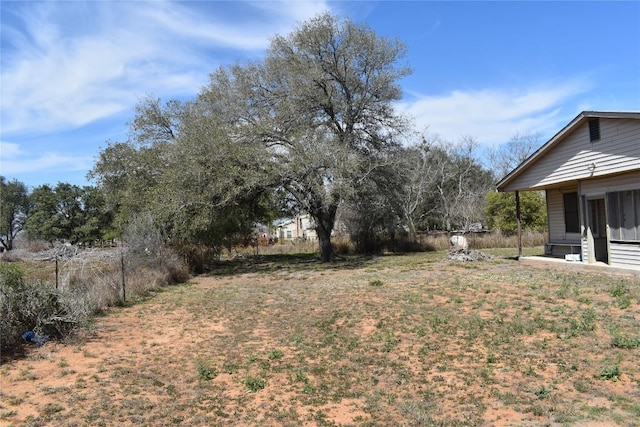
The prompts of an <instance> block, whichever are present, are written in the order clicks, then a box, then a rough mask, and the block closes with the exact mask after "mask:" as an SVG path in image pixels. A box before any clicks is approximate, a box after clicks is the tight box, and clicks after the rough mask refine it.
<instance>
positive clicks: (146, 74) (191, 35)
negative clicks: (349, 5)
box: [1, 1, 326, 134]
mask: <svg viewBox="0 0 640 427" xmlns="http://www.w3.org/2000/svg"><path fill="white" fill-rule="evenodd" d="M14 4H15V5H19V6H16V7H22V6H24V7H22V8H20V9H19V10H18V11H17V15H18V18H19V20H18V21H15V20H14V21H9V18H6V19H5V18H3V29H2V32H3V39H4V41H3V43H6V44H7V46H9V45H11V46H12V47H13V48H12V49H4V51H3V58H2V65H3V66H2V74H1V84H2V99H1V101H2V102H1V104H2V107H1V108H2V124H3V134H7V133H19V132H26V131H29V132H32V133H33V132H35V133H46V132H52V131H56V130H64V129H69V128H74V127H79V126H82V125H86V124H88V123H91V122H93V121H96V120H99V119H104V118H108V117H111V116H113V115H115V114H118V113H121V112H123V111H125V110H127V109H130V108H131V107H132V106H133V105H135V103H136V102H137V100H138V99H139V98H140V97H141V96H144V95H146V94H149V93H153V94H155V95H157V96H160V97H162V98H165V99H166V98H171V97H180V96H186V97H191V96H194V95H195V94H196V93H197V92H198V90H199V89H200V87H201V86H202V85H203V84H205V83H206V79H207V75H208V73H209V72H211V71H213V70H214V69H215V67H216V66H218V65H219V62H218V61H220V60H221V59H216V58H222V60H224V59H225V57H223V56H221V55H222V54H220V55H216V54H215V53H214V52H217V51H216V49H223V50H224V51H225V52H226V53H225V54H226V55H229V51H233V52H235V54H240V53H241V52H247V55H250V54H251V55H254V54H255V51H257V50H262V49H264V48H265V47H266V46H267V45H268V42H269V39H270V37H272V36H273V34H274V33H275V32H276V31H281V30H286V29H287V28H291V27H292V26H293V25H294V24H295V23H296V22H297V21H299V20H302V19H307V18H309V17H310V16H312V15H314V14H315V13H317V12H319V11H321V10H324V9H326V6H325V4H324V3H317V2H316V3H309V2H301V3H300V4H299V3H298V2H292V3H281V2H275V3H271V2H268V3H266V4H265V3H262V2H257V3H241V4H238V3H236V2H203V3H192V4H190V5H191V6H194V5H196V6H194V7H209V8H214V9H215V10H216V11H217V10H218V9H219V10H220V17H219V18H217V16H218V14H216V13H213V14H211V13H208V14H206V15H205V14H199V13H197V11H196V10H195V9H190V8H188V7H186V6H185V5H186V4H187V3H180V2H176V3H174V2H155V1H154V2H88V3H75V2H70V3H55V4H50V3H35V4H33V6H30V5H29V3H14ZM229 8H231V9H236V10H235V12H233V11H225V10H226V9H229ZM238 10H240V11H242V10H244V11H245V12H246V13H238ZM222 13H227V16H222ZM229 13H235V15H236V16H235V18H234V17H233V16H232V17H230V16H228V14H229ZM252 14H253V15H256V16H257V15H258V14H259V15H260V19H259V20H258V19H257V18H256V19H254V20H251V19H247V18H245V15H246V16H250V15H252ZM5 15H6V12H5ZM211 16H213V18H211ZM230 18H232V19H230ZM16 22H18V23H17V24H16ZM227 60H228V59H227Z"/></svg>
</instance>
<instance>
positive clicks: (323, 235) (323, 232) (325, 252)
mask: <svg viewBox="0 0 640 427" xmlns="http://www.w3.org/2000/svg"><path fill="white" fill-rule="evenodd" d="M337 209H338V207H337V205H331V206H329V207H328V208H326V209H319V210H318V211H317V212H313V213H311V216H312V217H313V218H314V220H315V222H316V234H317V235H318V244H319V246H320V259H321V260H322V262H330V261H331V260H332V259H333V249H332V247H331V232H332V231H333V225H334V223H335V220H336V211H337Z"/></svg>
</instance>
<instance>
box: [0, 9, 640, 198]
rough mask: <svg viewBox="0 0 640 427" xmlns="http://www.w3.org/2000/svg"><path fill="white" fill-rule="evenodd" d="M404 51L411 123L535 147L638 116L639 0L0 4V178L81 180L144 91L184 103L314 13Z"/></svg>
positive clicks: (117, 137) (488, 145) (122, 135)
mask: <svg viewBox="0 0 640 427" xmlns="http://www.w3.org/2000/svg"><path fill="white" fill-rule="evenodd" d="M325 11H329V12H331V13H334V14H336V15H337V16H339V17H341V18H344V19H350V20H352V21H354V22H357V23H363V24H366V25H368V26H369V27H370V28H372V29H373V30H374V31H375V32H376V33H377V34H378V35H379V36H381V37H387V38H391V39H399V40H401V41H403V42H404V43H405V44H406V46H407V56H406V58H405V59H406V61H407V63H408V64H409V65H410V66H411V68H412V69H413V73H412V74H411V75H410V76H408V77H406V78H404V79H402V80H401V81H400V82H399V83H400V85H401V86H402V88H403V99H402V100H401V101H400V102H398V103H397V104H396V105H395V107H396V109H397V110H398V111H399V112H402V113H403V114H407V115H409V116H410V117H412V119H413V122H414V127H415V129H416V130H417V131H420V132H426V133H427V134H429V135H431V136H435V135H437V136H438V137H439V138H440V139H443V140H445V141H451V142H456V141H460V140H461V139H462V138H463V137H465V136H471V137H473V138H474V139H475V140H476V141H477V142H478V144H479V151H478V153H479V154H478V155H479V156H482V155H483V154H482V153H486V152H487V151H488V150H490V149H492V148H495V147H498V146H499V145H500V144H503V143H505V142H507V141H508V140H509V139H511V138H512V137H513V136H514V135H518V134H519V135H525V134H534V133H537V134H539V135H540V137H541V138H540V144H542V143H544V142H546V140H548V139H549V138H551V137H552V136H553V135H554V134H555V133H556V132H557V131H559V130H560V129H561V128H562V127H564V126H565V125H566V124H567V123H569V122H570V121H571V120H572V119H573V118H574V117H575V116H576V115H578V114H579V113H580V112H581V111H584V110H598V111H640V1H637V0H636V1H624V2H615V1H602V2H597V1H588V2H580V1H567V2H560V1H536V2H524V1H509V2H508V1H494V2H488V1H472V2H462V1H447V2H439V1H404V2H403V1H351V2H333V1H324V2H323V1H315V2H310V1H258V2H243V1H203V0H201V1H151V0H147V1H142V0H139V1H122V0H121V1H62V2H60V1H44V2H40V1H10V0H2V1H1V2H0V37H1V38H0V49H1V50H0V52H1V53H0V70H1V71H0V72H1V76H0V104H1V114H0V175H2V176H4V177H5V178H7V179H8V180H11V179H17V180H19V181H21V182H23V183H25V184H27V185H28V186H29V187H30V188H34V187H37V186H40V185H43V184H49V185H52V186H55V185H56V184H57V183H59V182H65V183H70V184H74V185H79V186H84V185H91V184H93V183H92V182H91V181H88V180H87V177H86V175H87V172H88V171H89V170H90V169H91V168H92V167H93V165H94V164H95V161H96V159H97V156H98V155H99V153H100V151H101V150H103V149H104V148H105V147H106V146H107V143H108V142H116V141H126V139H127V131H128V122H129V121H130V120H131V119H132V118H133V114H134V108H135V106H136V104H137V103H138V102H139V101H140V100H141V99H143V98H145V97H147V96H153V97H158V98H161V99H162V100H163V101H168V100H172V99H177V100H188V99H193V98H194V97H195V96H196V95H197V94H198V92H199V91H200V89H201V88H202V87H203V86H205V85H206V84H207V83H208V79H209V74H210V73H211V72H213V71H214V70H215V69H217V68H218V67H221V66H223V67H224V66H228V65H232V64H236V63H241V64H242V63H246V62H247V61H253V60H260V59H262V58H263V57H264V53H265V51H266V49H267V47H268V45H269V42H270V40H271V38H272V37H273V36H274V35H276V34H278V35H286V34H289V33H290V32H291V31H293V30H294V29H295V28H296V26H297V25H298V24H300V23H302V22H304V21H306V20H308V19H310V18H312V17H314V16H316V15H317V14H319V13H322V12H325Z"/></svg>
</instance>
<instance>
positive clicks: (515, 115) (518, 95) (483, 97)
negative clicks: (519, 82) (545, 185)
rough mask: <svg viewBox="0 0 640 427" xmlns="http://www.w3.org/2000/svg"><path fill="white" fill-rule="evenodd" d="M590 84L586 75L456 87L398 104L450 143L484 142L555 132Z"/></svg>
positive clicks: (425, 126) (498, 142)
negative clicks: (514, 86) (513, 85)
mask: <svg viewBox="0 0 640 427" xmlns="http://www.w3.org/2000/svg"><path fill="white" fill-rule="evenodd" d="M589 86H590V84H589V83H588V82H586V81H584V80H582V79H575V80H572V81H571V82H567V83H560V84H557V83H555V84H554V83H549V84H537V85H532V86H531V87H530V88H528V89H526V90H511V89H508V88H490V89H481V90H472V91H460V90H456V91H453V92H451V93H448V94H445V95H442V96H421V95H419V94H413V97H412V98H413V100H412V101H405V102H403V103H401V104H399V108H400V110H401V111H403V112H405V113H407V114H409V115H410V116H412V117H413V118H414V119H415V122H416V124H417V127H418V129H428V132H429V133H432V134H438V135H439V136H440V137H441V138H443V139H445V140H449V141H457V140H459V139H460V137H462V136H467V135H468V136H472V137H475V138H477V140H478V142H479V143H480V144H482V145H485V146H492V145H495V144H500V143H503V142H506V141H508V140H509V139H510V138H511V137H512V136H513V135H515V134H516V133H527V132H533V133H541V134H543V135H545V134H550V133H552V132H555V131H557V130H558V129H559V128H560V127H562V126H563V125H564V124H566V122H567V121H568V120H570V119H571V118H573V116H575V115H576V114H577V113H578V111H563V110H562V109H561V106H562V105H563V103H565V102H566V101H567V100H568V99H569V98H571V97H574V96H576V95H579V94H581V93H584V92H585V91H587V90H588V89H589Z"/></svg>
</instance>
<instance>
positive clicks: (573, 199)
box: [562, 193, 580, 233]
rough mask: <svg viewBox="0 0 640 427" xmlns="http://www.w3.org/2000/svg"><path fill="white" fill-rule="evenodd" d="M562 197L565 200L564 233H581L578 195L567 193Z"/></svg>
mask: <svg viewBox="0 0 640 427" xmlns="http://www.w3.org/2000/svg"><path fill="white" fill-rule="evenodd" d="M562 196H563V198H564V231H566V232H567V233H579V232H580V217H579V214H578V193H565V194H563V195H562Z"/></svg>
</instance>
